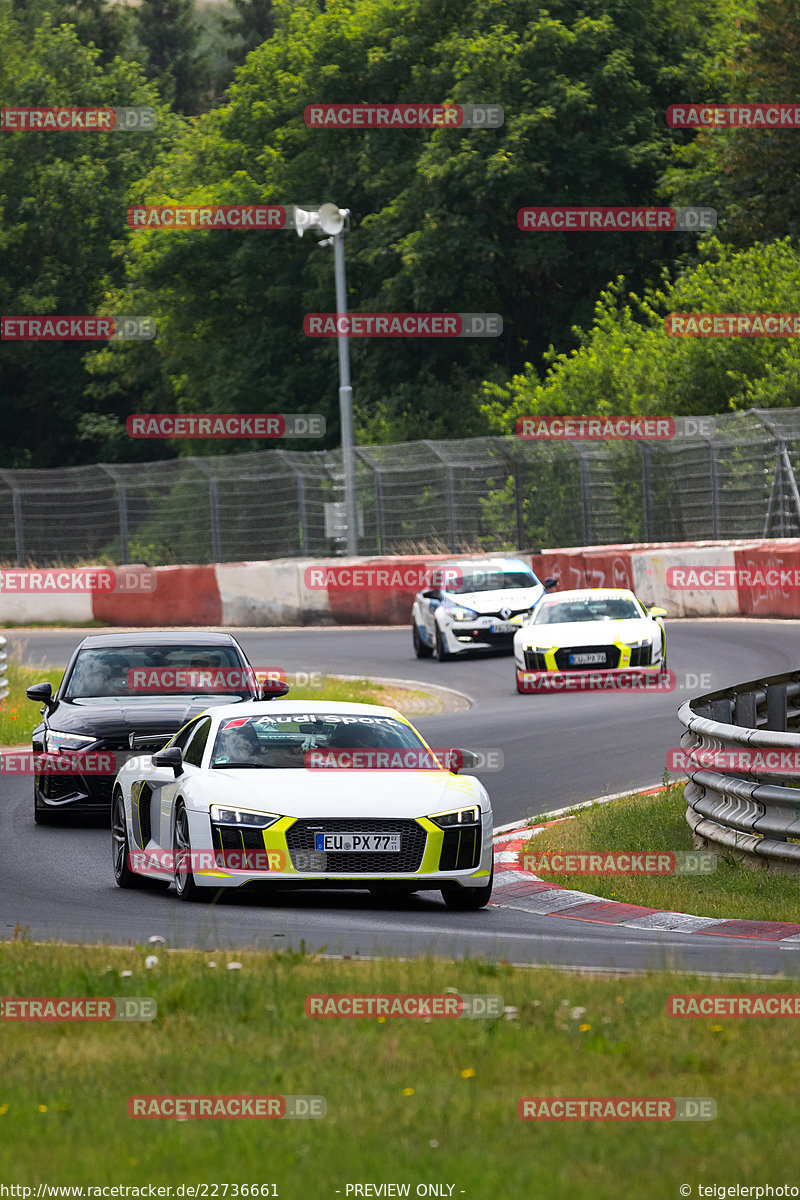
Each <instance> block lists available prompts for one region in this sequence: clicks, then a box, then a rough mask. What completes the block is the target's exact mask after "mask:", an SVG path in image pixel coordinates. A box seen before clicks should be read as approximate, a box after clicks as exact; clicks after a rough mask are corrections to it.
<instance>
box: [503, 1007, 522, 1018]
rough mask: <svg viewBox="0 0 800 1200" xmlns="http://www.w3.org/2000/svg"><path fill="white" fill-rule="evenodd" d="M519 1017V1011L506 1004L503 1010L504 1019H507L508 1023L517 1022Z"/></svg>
mask: <svg viewBox="0 0 800 1200" xmlns="http://www.w3.org/2000/svg"><path fill="white" fill-rule="evenodd" d="M518 1016H519V1009H518V1008H515V1007H514V1005H513V1004H506V1006H505V1008H504V1009H503V1017H504V1018H505V1020H506V1021H516V1019H517V1017H518Z"/></svg>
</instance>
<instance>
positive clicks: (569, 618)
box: [531, 596, 642, 625]
mask: <svg viewBox="0 0 800 1200" xmlns="http://www.w3.org/2000/svg"><path fill="white" fill-rule="evenodd" d="M641 617H642V613H641V612H640V611H639V607H638V605H637V604H636V602H635V601H634V600H626V599H625V598H624V597H622V596H614V597H611V596H602V597H598V598H597V599H592V600H546V601H545V602H544V603H543V604H541V605H540V606H539V608H538V609H537V610H536V615H535V616H534V618H533V621H532V622H531V624H533V625H567V624H569V625H571V624H573V622H576V621H631V620H637V619H641Z"/></svg>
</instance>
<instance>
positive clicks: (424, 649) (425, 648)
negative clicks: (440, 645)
mask: <svg viewBox="0 0 800 1200" xmlns="http://www.w3.org/2000/svg"><path fill="white" fill-rule="evenodd" d="M411 631H412V632H411V638H412V641H413V642H414V653H415V654H416V656H417V658H430V657H431V655H432V654H433V650H432V648H431V647H430V646H429V645H428V644H427V642H423V640H422V638H421V637H420V632H419V629H418V628H417V622H416V621H412V622H411Z"/></svg>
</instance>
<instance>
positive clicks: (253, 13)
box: [221, 0, 275, 66]
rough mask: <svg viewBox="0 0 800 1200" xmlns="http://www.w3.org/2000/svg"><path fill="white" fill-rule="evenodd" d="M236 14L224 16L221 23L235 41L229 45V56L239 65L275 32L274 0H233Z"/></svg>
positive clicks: (224, 30)
mask: <svg viewBox="0 0 800 1200" xmlns="http://www.w3.org/2000/svg"><path fill="white" fill-rule="evenodd" d="M231 2H232V4H233V8H234V10H235V15H234V16H232V17H226V16H223V17H222V18H221V24H222V29H223V32H224V33H225V35H226V37H229V38H230V39H231V40H232V41H234V42H235V45H233V46H229V47H228V57H229V58H230V59H231V61H232V62H233V63H235V64H236V65H237V66H240V65H241V64H242V63H243V62H244V60H245V59H246V58H247V56H248V54H249V53H250V51H251V50H255V49H256V47H258V46H260V45H261V44H262V42H266V40H267V38H271V37H272V35H273V33H274V32H275V17H274V13H273V3H272V0H231Z"/></svg>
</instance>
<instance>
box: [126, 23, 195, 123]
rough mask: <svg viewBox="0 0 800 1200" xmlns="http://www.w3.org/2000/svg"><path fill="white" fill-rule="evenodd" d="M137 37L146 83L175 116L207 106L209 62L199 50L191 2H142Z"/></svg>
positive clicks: (190, 112) (191, 112)
mask: <svg viewBox="0 0 800 1200" xmlns="http://www.w3.org/2000/svg"><path fill="white" fill-rule="evenodd" d="M136 36H137V39H138V42H139V44H140V46H141V50H142V56H141V57H142V62H143V64H144V69H145V73H146V75H147V78H148V79H152V80H154V81H155V82H157V83H158V86H159V90H160V92H161V95H162V96H163V97H164V99H165V100H167V101H168V102H169V103H171V104H172V106H173V108H174V109H175V110H176V112H179V113H185V114H193V113H198V112H201V111H202V110H203V109H204V108H206V107H207V106H208V105H207V102H208V91H209V77H208V59H207V55H206V54H205V53H202V52H201V51H200V50H199V49H198V46H199V42H200V29H199V25H198V21H197V15H196V12H195V2H194V0H141V2H140V4H139V5H138V6H137V8H136Z"/></svg>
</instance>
